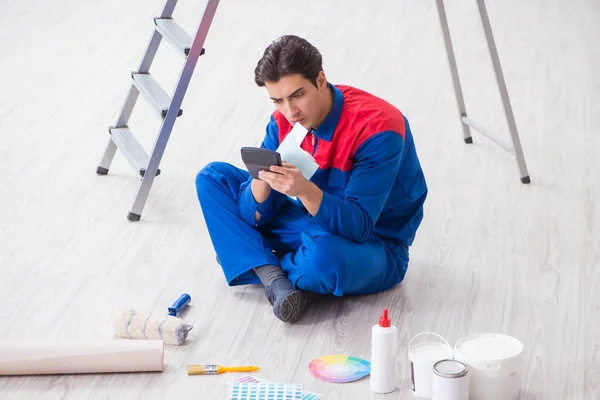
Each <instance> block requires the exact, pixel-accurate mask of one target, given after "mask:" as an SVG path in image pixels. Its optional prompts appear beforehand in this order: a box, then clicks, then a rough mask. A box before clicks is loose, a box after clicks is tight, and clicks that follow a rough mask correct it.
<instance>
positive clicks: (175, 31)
mask: <svg viewBox="0 0 600 400" xmlns="http://www.w3.org/2000/svg"><path fill="white" fill-rule="evenodd" d="M154 23H155V24H156V30H157V31H158V32H159V33H160V34H161V35H162V37H164V38H165V39H167V41H169V42H170V43H171V44H172V45H173V46H175V48H177V49H178V50H179V51H180V52H181V54H182V55H183V56H184V57H187V55H188V54H189V53H190V48H191V47H192V38H191V37H190V35H188V34H187V32H186V31H184V30H183V29H182V28H181V27H180V26H179V25H178V24H177V22H175V20H174V19H173V18H155V19H154Z"/></svg>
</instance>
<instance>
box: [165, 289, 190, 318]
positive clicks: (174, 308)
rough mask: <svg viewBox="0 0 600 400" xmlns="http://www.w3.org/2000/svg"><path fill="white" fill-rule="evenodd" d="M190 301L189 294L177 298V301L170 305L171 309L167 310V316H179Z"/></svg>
mask: <svg viewBox="0 0 600 400" xmlns="http://www.w3.org/2000/svg"><path fill="white" fill-rule="evenodd" d="M191 300H192V298H191V297H190V295H189V294H187V293H184V294H182V295H181V296H179V298H178V299H177V300H175V302H174V303H173V304H172V305H171V307H169V308H168V311H169V313H168V314H169V315H171V316H173V317H176V316H177V314H179V312H180V311H181V310H182V309H183V308H185V306H187V305H188V304H190V301H191Z"/></svg>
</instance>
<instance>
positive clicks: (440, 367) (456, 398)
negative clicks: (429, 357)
mask: <svg viewBox="0 0 600 400" xmlns="http://www.w3.org/2000/svg"><path fill="white" fill-rule="evenodd" d="M468 372H469V371H468V369H467V366H466V365H465V364H463V363H462V362H460V361H456V360H442V361H438V362H437V363H435V365H434V366H433V378H432V394H433V397H432V399H433V400H469V373H468Z"/></svg>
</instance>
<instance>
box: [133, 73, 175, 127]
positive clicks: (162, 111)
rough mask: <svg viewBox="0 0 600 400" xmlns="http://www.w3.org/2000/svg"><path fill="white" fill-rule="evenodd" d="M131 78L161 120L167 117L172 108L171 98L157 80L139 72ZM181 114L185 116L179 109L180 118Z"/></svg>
mask: <svg viewBox="0 0 600 400" xmlns="http://www.w3.org/2000/svg"><path fill="white" fill-rule="evenodd" d="M131 77H132V78H133V84H134V85H135V87H136V88H137V89H138V90H139V91H140V93H141V94H142V96H144V98H145V99H146V101H147V102H148V103H149V104H150V106H151V107H152V109H153V110H154V112H155V113H156V114H157V115H158V116H159V117H160V118H164V117H166V116H167V111H169V107H170V106H171V98H170V97H169V95H168V94H167V92H165V91H164V90H163V88H162V87H161V86H160V85H159V84H158V82H156V79H154V78H153V77H152V75H150V74H149V73H146V74H140V73H137V72H133V73H132V74H131ZM181 114H183V110H181V109H179V112H178V113H177V116H178V117H179V116H180V115H181Z"/></svg>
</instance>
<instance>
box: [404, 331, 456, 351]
mask: <svg viewBox="0 0 600 400" xmlns="http://www.w3.org/2000/svg"><path fill="white" fill-rule="evenodd" d="M425 335H431V336H435V337H437V338H438V339H441V340H442V342H444V343H446V346H448V347H449V348H450V349H452V346H450V343H448V342H447V341H446V339H444V338H443V337H442V336H441V335H438V334H437V333H435V332H421V333H419V334H417V335H416V336H415V337H413V338H412V339H411V341H410V343H408V350H410V349H411V348H412V344H413V342H414V341H415V339H416V338H418V337H419V336H425Z"/></svg>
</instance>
